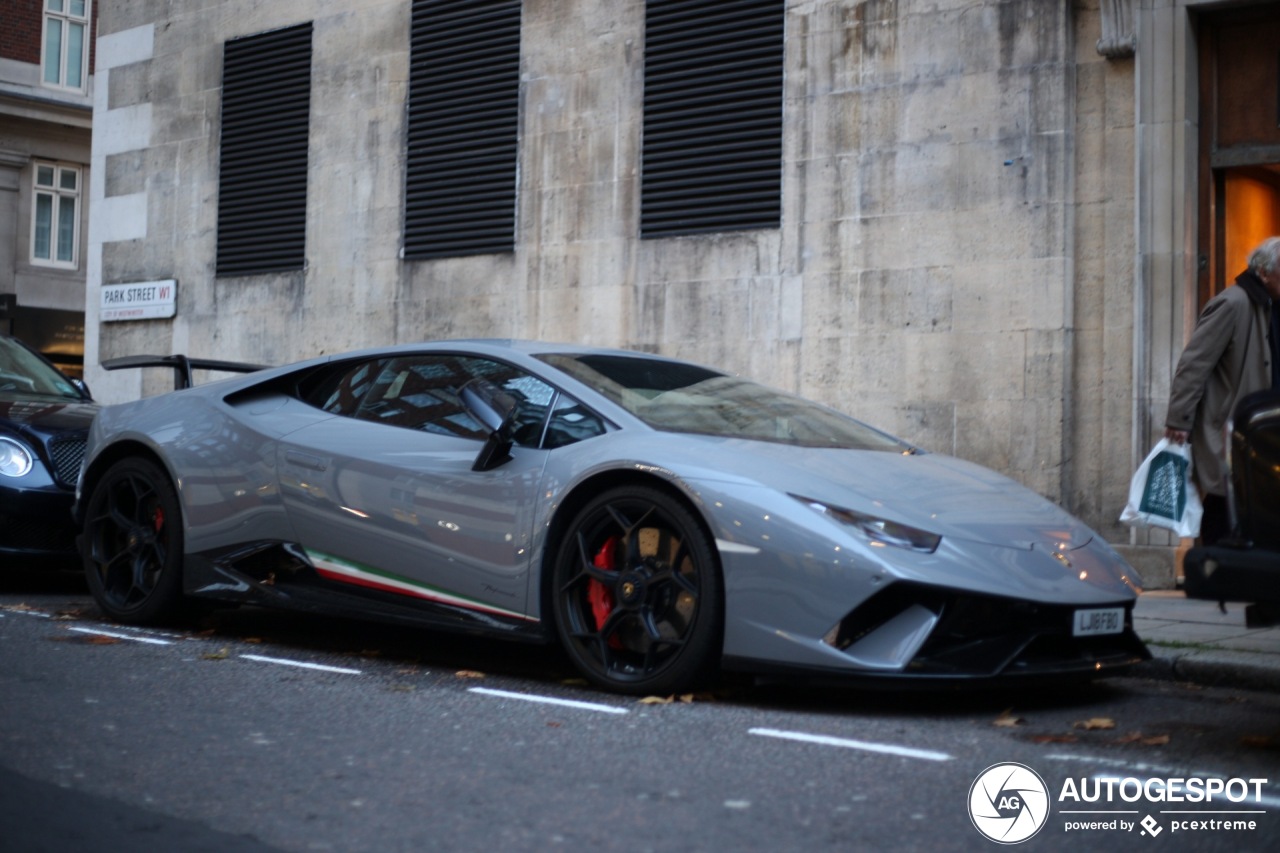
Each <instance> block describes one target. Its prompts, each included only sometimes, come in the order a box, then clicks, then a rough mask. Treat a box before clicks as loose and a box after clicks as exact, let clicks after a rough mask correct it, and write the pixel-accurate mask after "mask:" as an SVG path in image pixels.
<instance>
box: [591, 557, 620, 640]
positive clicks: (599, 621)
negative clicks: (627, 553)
mask: <svg viewBox="0 0 1280 853" xmlns="http://www.w3.org/2000/svg"><path fill="white" fill-rule="evenodd" d="M621 541H622V540H621V539H619V538H618V537H617V536H610V537H609V538H608V539H607V540H605V543H604V545H603V546H601V548H600V550H599V551H597V552H596V555H595V557H593V558H592V560H591V564H592V565H593V566H595V567H596V568H597V569H604V570H605V571H609V572H612V571H616V570H617V568H618V561H617V558H616V556H615V555H616V553H617V549H618V544H619V543H620V542H621ZM587 601H588V602H589V603H590V604H591V615H592V616H593V617H595V620H596V630H597V631H599V630H600V629H601V628H603V627H604V623H605V621H606V620H608V618H609V614H610V613H612V612H613V604H614V601H613V593H612V592H610V591H609V588H608V587H607V586H605V585H604V584H602V583H600V581H598V580H596V579H595V578H592V579H590V580H588V581H587ZM609 645H610V646H613V647H614V648H618V647H620V646H621V645H622V643H621V641H620V640H619V639H618V637H617V635H614V636H612V637H610V638H609Z"/></svg>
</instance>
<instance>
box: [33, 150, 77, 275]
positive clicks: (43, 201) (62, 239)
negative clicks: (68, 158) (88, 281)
mask: <svg viewBox="0 0 1280 853" xmlns="http://www.w3.org/2000/svg"><path fill="white" fill-rule="evenodd" d="M34 165H35V169H34V172H33V181H32V183H33V185H34V186H33V192H32V200H33V206H32V216H31V261H32V263H35V264H40V265H43V266H57V267H66V268H68V269H74V268H75V267H76V264H77V263H78V260H79V259H78V254H79V253H78V251H77V250H78V248H79V244H80V240H79V235H80V170H79V169H78V168H76V167H75V166H64V165H62V164H59V163H42V162H39V161H37V162H36V163H35V164H34Z"/></svg>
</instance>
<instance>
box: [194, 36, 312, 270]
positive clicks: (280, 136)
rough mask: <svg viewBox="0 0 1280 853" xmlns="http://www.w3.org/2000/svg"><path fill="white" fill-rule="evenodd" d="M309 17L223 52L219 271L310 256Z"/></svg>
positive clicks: (289, 266)
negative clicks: (304, 22) (308, 191)
mask: <svg viewBox="0 0 1280 853" xmlns="http://www.w3.org/2000/svg"><path fill="white" fill-rule="evenodd" d="M310 129H311V24H310V23H307V24H302V25H299V26H296V27H289V28H287V29H283V30H273V31H271V32H267V33H260V34H258V35H253V36H245V37H244V38H238V39H232V40H231V41H228V42H227V43H226V44H225V45H224V46H223V51H222V144H221V149H220V162H219V172H218V273H217V274H218V275H220V276H226V275H254V274H258V273H270V272H286V271H290V270H300V269H302V268H303V266H304V265H305V263H306V235H307V156H308V142H309V134H310Z"/></svg>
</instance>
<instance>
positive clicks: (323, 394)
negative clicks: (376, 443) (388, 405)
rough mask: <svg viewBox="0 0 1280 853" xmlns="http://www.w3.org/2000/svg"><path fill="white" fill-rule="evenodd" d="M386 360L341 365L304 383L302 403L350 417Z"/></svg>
mask: <svg viewBox="0 0 1280 853" xmlns="http://www.w3.org/2000/svg"><path fill="white" fill-rule="evenodd" d="M387 361H388V359H385V358H382V359H377V360H375V361H363V362H360V363H359V364H356V365H354V366H351V365H346V366H344V367H341V368H339V369H338V370H336V371H335V372H334V373H332V374H331V375H328V376H325V377H322V378H320V379H319V381H313V382H308V383H307V387H305V388H303V389H302V391H301V394H300V396H301V398H302V400H303V401H304V402H307V403H310V404H311V405H313V406H315V407H316V408H318V409H324V410H325V411H326V412H329V413H331V414H335V415H345V416H347V417H351V416H352V415H354V414H355V413H356V409H358V408H359V407H360V401H361V400H363V399H364V395H365V394H367V393H368V392H369V388H370V387H371V386H372V385H373V380H374V379H375V378H376V377H377V376H378V374H379V373H381V371H382V368H383V367H384V366H385V365H386V363H387Z"/></svg>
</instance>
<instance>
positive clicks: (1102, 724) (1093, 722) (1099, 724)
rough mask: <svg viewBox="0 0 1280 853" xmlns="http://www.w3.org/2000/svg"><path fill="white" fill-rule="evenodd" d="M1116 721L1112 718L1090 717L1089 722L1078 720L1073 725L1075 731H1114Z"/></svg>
mask: <svg viewBox="0 0 1280 853" xmlns="http://www.w3.org/2000/svg"><path fill="white" fill-rule="evenodd" d="M1115 727H1116V721H1115V720H1113V719H1111V718H1110V717H1090V718H1089V719H1087V720H1077V721H1076V722H1074V723H1072V724H1071V728H1073V729H1084V730H1085V731H1087V732H1091V731H1093V730H1094V729H1114V728H1115Z"/></svg>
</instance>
